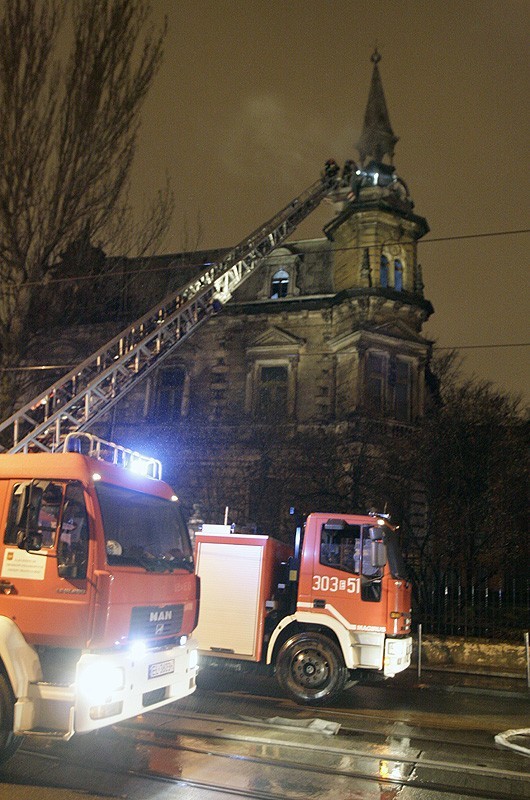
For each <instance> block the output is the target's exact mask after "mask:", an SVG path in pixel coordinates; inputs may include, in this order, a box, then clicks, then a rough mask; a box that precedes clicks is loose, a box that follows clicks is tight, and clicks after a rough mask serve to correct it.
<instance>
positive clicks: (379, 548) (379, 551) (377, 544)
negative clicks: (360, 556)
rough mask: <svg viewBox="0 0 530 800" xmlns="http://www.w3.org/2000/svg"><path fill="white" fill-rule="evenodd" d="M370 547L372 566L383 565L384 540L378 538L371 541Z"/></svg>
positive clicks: (384, 561)
mask: <svg viewBox="0 0 530 800" xmlns="http://www.w3.org/2000/svg"><path fill="white" fill-rule="evenodd" d="M371 549H372V552H371V559H372V566H374V567H379V568H381V567H384V566H385V564H386V547H385V544H384V542H382V541H381V540H380V539H377V540H376V541H372V543H371Z"/></svg>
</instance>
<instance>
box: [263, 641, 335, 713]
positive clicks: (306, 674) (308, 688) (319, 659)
mask: <svg viewBox="0 0 530 800" xmlns="http://www.w3.org/2000/svg"><path fill="white" fill-rule="evenodd" d="M276 677H277V679H278V683H279V684H280V686H281V687H282V689H283V690H284V692H285V693H286V694H288V695H289V697H291V698H292V699H293V700H295V701H296V702H297V703H305V704H306V705H319V704H321V703H325V702H329V701H330V700H332V699H333V698H334V697H336V696H337V695H338V694H340V693H341V692H342V690H343V689H344V687H345V685H346V681H347V679H348V670H347V669H346V666H345V665H344V659H343V657H342V653H341V651H340V649H339V647H338V646H337V645H336V644H335V642H333V641H332V640H331V639H329V638H328V637H327V636H323V635H322V634H319V633H299V634H296V636H292V637H291V638H290V639H287V641H286V642H285V643H284V644H283V645H282V648H281V650H280V652H279V654H278V661H277V671H276Z"/></svg>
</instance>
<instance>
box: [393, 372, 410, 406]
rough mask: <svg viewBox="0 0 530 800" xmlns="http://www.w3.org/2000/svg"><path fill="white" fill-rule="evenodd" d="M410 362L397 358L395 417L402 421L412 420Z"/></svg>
mask: <svg viewBox="0 0 530 800" xmlns="http://www.w3.org/2000/svg"><path fill="white" fill-rule="evenodd" d="M410 383H411V381H410V364H409V363H408V362H407V361H402V360H401V359H399V358H398V359H397V360H396V367H395V384H394V387H393V389H394V418H395V419H397V420H399V421H400V422H410V417H411V403H410V395H411V391H410V389H411V387H410Z"/></svg>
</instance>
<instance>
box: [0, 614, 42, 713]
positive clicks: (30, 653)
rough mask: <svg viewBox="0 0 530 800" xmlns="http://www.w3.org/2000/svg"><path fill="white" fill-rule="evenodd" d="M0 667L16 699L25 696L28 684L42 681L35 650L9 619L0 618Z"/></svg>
mask: <svg viewBox="0 0 530 800" xmlns="http://www.w3.org/2000/svg"><path fill="white" fill-rule="evenodd" d="M0 665H1V669H2V671H3V672H4V673H5V675H6V676H7V678H8V680H9V682H10V684H11V689H12V691H13V694H14V696H15V698H16V699H18V698H19V697H26V696H27V694H28V685H29V683H30V682H32V681H38V680H41V679H42V672H41V666H40V661H39V657H38V655H37V652H36V650H35V649H34V648H33V647H32V646H31V645H30V644H28V642H27V641H26V640H25V638H24V636H23V634H22V631H21V630H20V628H19V627H18V625H16V624H15V623H14V622H13V620H12V619H9V617H0Z"/></svg>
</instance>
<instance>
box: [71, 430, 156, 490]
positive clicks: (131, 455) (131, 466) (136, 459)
mask: <svg viewBox="0 0 530 800" xmlns="http://www.w3.org/2000/svg"><path fill="white" fill-rule="evenodd" d="M63 452H64V453H81V454H82V455H85V456H89V457H90V458H96V459H98V461H106V462H107V463H108V464H116V465H117V466H120V467H124V468H125V469H128V470H130V471H131V472H135V473H137V474H138V475H145V476H146V477H148V478H155V479H156V480H162V464H161V462H160V461H158V459H156V458H151V457H150V456H144V455H142V454H141V453H138V452H137V451H135V450H130V449H129V448H128V447H122V446H121V445H119V444H115V443H114V442H107V441H105V439H101V438H100V437H99V436H95V435H94V434H92V433H69V434H68V436H66V438H65V440H64V446H63Z"/></svg>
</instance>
